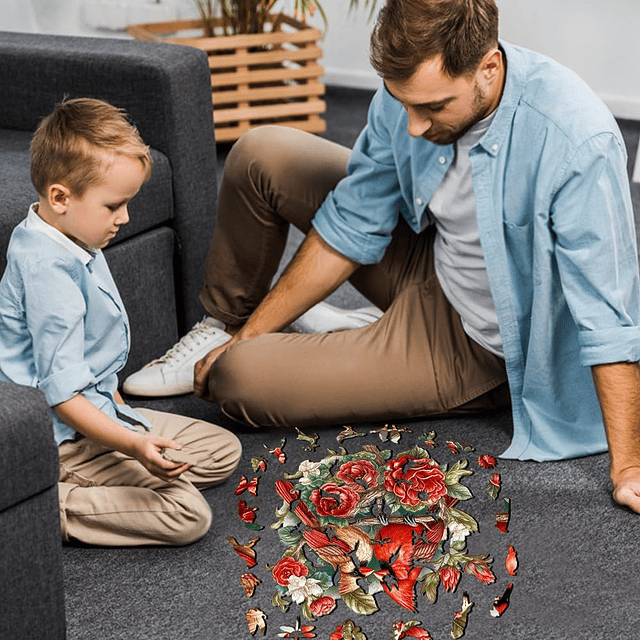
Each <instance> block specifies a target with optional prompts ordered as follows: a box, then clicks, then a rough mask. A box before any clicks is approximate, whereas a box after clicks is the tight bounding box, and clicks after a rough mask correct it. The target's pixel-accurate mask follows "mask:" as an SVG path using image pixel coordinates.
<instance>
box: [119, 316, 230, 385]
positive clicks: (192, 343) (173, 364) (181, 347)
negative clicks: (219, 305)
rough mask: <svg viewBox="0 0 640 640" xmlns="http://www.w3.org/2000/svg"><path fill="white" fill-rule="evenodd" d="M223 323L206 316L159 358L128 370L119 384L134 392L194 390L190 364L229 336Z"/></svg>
mask: <svg viewBox="0 0 640 640" xmlns="http://www.w3.org/2000/svg"><path fill="white" fill-rule="evenodd" d="M224 327H225V325H224V323H222V322H220V321H219V320H216V319H215V318H211V317H209V316H205V317H204V318H203V320H202V322H198V323H197V324H196V325H195V326H194V327H193V329H191V331H189V333H187V335H186V336H184V337H183V338H182V339H181V340H180V342H178V343H177V344H176V345H174V346H173V347H171V349H169V351H167V353H165V354H164V355H163V356H162V357H161V358H158V359H157V360H154V361H153V362H150V363H149V364H147V365H145V366H144V367H143V368H142V369H140V371H137V372H136V373H133V374H131V375H130V376H129V377H128V378H127V379H126V380H125V381H124V384H123V385H122V388H123V390H124V392H125V393H129V394H131V395H134V396H151V397H161V396H175V395H180V394H184V393H191V392H193V367H194V365H195V363H196V362H197V361H198V360H200V359H201V358H204V356H206V355H207V353H209V351H211V350H212V349H215V348H216V347H219V346H220V345H223V344H224V343H225V342H228V341H229V340H231V336H230V335H229V334H228V333H226V332H225V331H224Z"/></svg>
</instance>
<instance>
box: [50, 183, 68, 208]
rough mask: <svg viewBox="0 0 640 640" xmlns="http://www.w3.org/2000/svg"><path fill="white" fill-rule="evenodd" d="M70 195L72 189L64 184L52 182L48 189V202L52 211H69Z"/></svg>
mask: <svg viewBox="0 0 640 640" xmlns="http://www.w3.org/2000/svg"><path fill="white" fill-rule="evenodd" d="M70 195H71V191H69V189H68V188H67V187H65V186H64V185H63V184H52V185H50V186H49V188H48V189H47V203H48V205H49V206H50V207H51V210H52V211H54V212H55V213H57V214H60V215H62V214H64V213H66V212H67V207H68V206H69V196H70Z"/></svg>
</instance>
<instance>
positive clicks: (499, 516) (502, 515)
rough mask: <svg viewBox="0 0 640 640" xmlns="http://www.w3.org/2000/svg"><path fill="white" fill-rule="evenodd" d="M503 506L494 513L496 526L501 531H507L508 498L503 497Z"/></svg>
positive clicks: (509, 514) (509, 508)
mask: <svg viewBox="0 0 640 640" xmlns="http://www.w3.org/2000/svg"><path fill="white" fill-rule="evenodd" d="M503 500H504V503H503V504H504V507H503V509H502V511H498V513H496V528H497V529H499V530H500V531H502V533H508V530H507V527H508V526H509V518H510V517H511V500H510V499H509V498H503Z"/></svg>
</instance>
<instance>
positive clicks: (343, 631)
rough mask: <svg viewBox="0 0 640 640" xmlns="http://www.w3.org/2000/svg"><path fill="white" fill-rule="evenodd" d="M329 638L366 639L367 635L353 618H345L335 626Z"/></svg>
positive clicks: (342, 639) (343, 639) (337, 639)
mask: <svg viewBox="0 0 640 640" xmlns="http://www.w3.org/2000/svg"><path fill="white" fill-rule="evenodd" d="M329 640H367V636H365V635H364V632H363V631H362V629H361V628H360V627H359V626H358V625H357V624H356V623H355V622H354V621H353V620H345V621H344V622H343V623H342V624H341V625H339V626H337V627H336V630H335V631H334V632H333V633H332V634H331V638H329Z"/></svg>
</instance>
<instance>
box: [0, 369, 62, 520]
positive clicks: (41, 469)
mask: <svg viewBox="0 0 640 640" xmlns="http://www.w3.org/2000/svg"><path fill="white" fill-rule="evenodd" d="M0 392H1V395H2V399H3V406H2V419H0V442H2V447H0V512H2V511H4V510H5V509H8V508H9V507H12V506H13V505H15V504H17V503H19V502H21V501H23V500H27V499H28V498H30V497H32V496H34V495H36V494H38V493H40V492H42V491H44V490H45V489H48V488H49V487H51V486H53V485H56V484H57V482H58V476H59V469H58V448H57V446H56V443H55V440H54V438H53V420H52V419H51V409H50V408H49V406H48V405H47V403H46V401H45V398H44V394H43V393H42V392H41V391H39V390H37V389H33V388H31V387H23V386H19V385H15V384H12V383H9V382H0Z"/></svg>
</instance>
